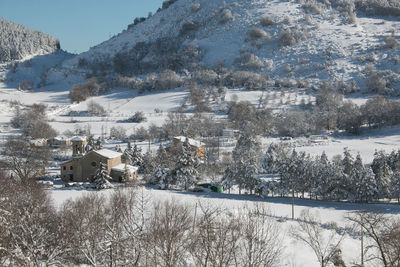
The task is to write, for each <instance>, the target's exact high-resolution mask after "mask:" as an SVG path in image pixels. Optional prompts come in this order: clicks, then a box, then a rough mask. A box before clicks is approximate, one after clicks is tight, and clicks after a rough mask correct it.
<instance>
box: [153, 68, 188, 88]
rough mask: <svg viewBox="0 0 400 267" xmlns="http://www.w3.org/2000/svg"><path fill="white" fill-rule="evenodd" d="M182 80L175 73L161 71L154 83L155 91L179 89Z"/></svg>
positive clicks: (167, 70)
mask: <svg viewBox="0 0 400 267" xmlns="http://www.w3.org/2000/svg"><path fill="white" fill-rule="evenodd" d="M182 85H183V79H182V78H181V77H180V76H179V75H178V74H176V72H175V71H173V70H169V69H166V70H164V71H162V72H161V73H160V74H159V75H158V77H157V79H156V81H155V88H154V89H155V90H169V89H175V88H178V87H181V86H182Z"/></svg>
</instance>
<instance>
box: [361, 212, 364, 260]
mask: <svg viewBox="0 0 400 267" xmlns="http://www.w3.org/2000/svg"><path fill="white" fill-rule="evenodd" d="M361 266H364V229H363V222H362V217H361Z"/></svg>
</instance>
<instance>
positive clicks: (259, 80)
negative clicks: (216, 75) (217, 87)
mask: <svg viewBox="0 0 400 267" xmlns="http://www.w3.org/2000/svg"><path fill="white" fill-rule="evenodd" d="M223 82H224V84H225V85H226V86H230V87H240V86H243V87H245V88H246V89H248V90H259V89H263V88H264V87H265V86H266V83H267V80H266V77H265V76H263V75H261V74H258V73H254V72H250V71H232V72H229V73H228V74H227V75H225V76H224V79H223Z"/></svg>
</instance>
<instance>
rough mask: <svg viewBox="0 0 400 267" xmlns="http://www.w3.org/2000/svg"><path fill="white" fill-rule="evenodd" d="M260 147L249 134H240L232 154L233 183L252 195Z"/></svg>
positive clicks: (256, 179)
mask: <svg viewBox="0 0 400 267" xmlns="http://www.w3.org/2000/svg"><path fill="white" fill-rule="evenodd" d="M260 152H261V147H260V143H259V142H258V140H256V139H255V138H253V137H252V136H251V135H249V134H242V135H241V136H240V138H239V140H238V142H237V144H236V147H235V149H234V150H233V152H232V158H233V164H234V168H233V169H234V170H235V175H234V177H235V178H236V181H235V183H236V184H237V185H238V186H239V193H240V192H241V189H247V190H249V191H250V193H252V192H253V191H254V189H255V187H256V186H257V184H258V178H257V176H256V175H257V173H258V169H259V162H258V160H259V158H260Z"/></svg>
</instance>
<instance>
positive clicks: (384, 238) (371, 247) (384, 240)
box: [348, 212, 400, 267]
mask: <svg viewBox="0 0 400 267" xmlns="http://www.w3.org/2000/svg"><path fill="white" fill-rule="evenodd" d="M348 219H349V220H350V221H351V222H353V223H355V224H356V225H358V226H359V227H361V228H362V229H363V230H364V231H365V233H366V235H367V237H369V240H371V241H372V242H371V243H369V244H367V246H366V247H365V254H366V256H367V257H366V261H376V260H378V261H379V262H380V264H382V266H385V267H389V266H400V241H399V240H400V221H399V220H398V219H394V218H392V217H390V216H388V215H385V214H383V213H376V212H358V213H356V214H355V215H351V216H349V217H348Z"/></svg>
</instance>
